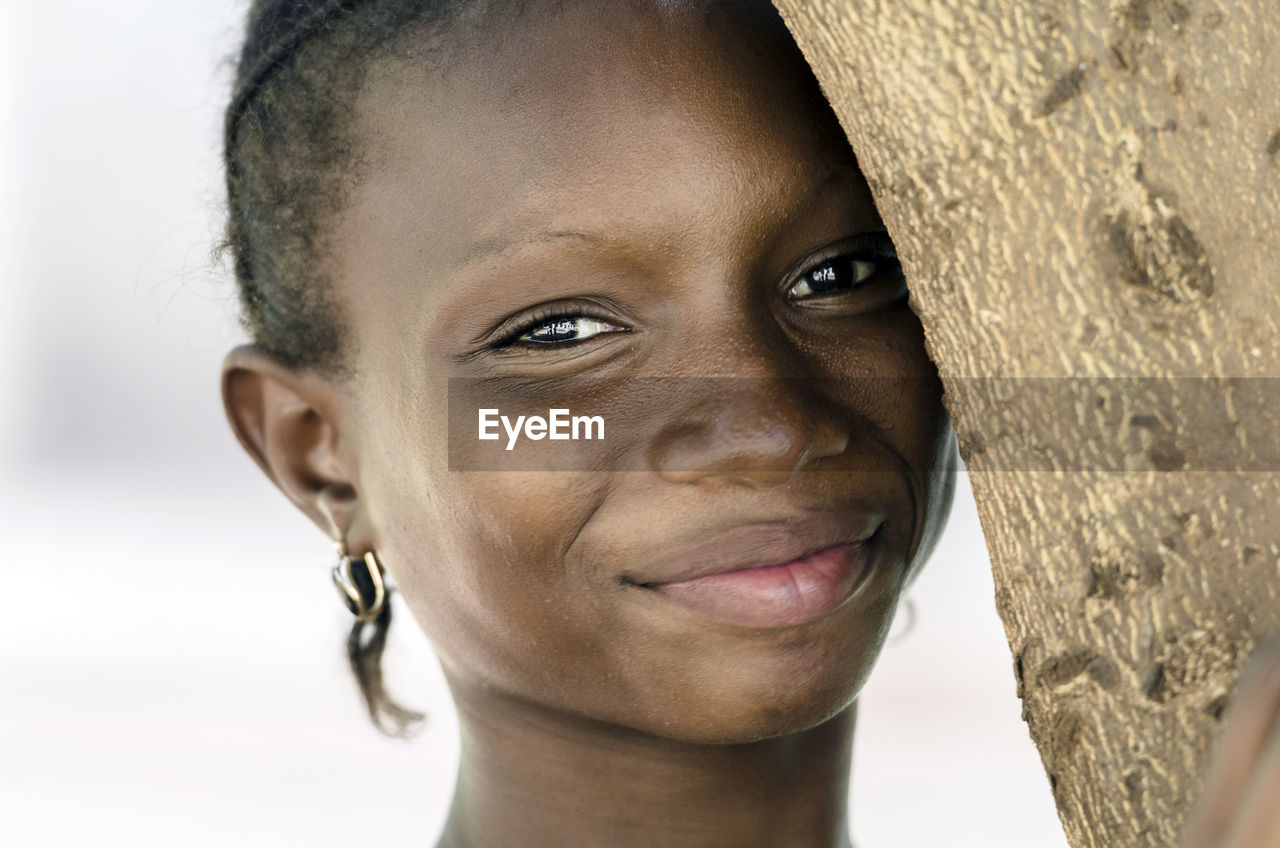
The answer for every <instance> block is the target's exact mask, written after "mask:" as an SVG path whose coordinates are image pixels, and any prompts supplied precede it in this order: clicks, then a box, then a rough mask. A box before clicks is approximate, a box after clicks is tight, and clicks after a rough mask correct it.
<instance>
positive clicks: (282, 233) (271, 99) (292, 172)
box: [215, 0, 520, 736]
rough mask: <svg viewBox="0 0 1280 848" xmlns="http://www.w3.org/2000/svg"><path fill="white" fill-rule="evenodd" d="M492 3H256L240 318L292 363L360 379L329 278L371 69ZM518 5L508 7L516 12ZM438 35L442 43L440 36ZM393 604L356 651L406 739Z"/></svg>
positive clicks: (244, 119)
mask: <svg viewBox="0 0 1280 848" xmlns="http://www.w3.org/2000/svg"><path fill="white" fill-rule="evenodd" d="M490 5H492V4H491V3H488V2H483V0H254V2H253V3H252V6H251V7H250V9H249V14H248V22H247V29H246V34H245V38H244V42H243V47H242V48H241V51H240V55H239V59H238V62H237V63H236V74H235V82H234V86H233V90H232V96H231V101H230V104H229V105H228V107H227V111H226V122H225V135H224V139H223V143H224V150H223V156H224V165H225V168H226V179H227V220H226V232H225V234H224V236H223V238H222V240H221V241H220V242H219V244H218V246H217V247H216V249H215V258H218V259H221V258H223V257H225V256H226V255H227V254H230V256H231V258H232V264H233V267H234V271H235V278H236V284H237V288H238V291H239V298H240V306H241V315H240V321H241V324H242V326H243V327H244V329H245V330H246V331H247V332H248V333H249V335H250V336H251V338H252V339H253V341H254V342H255V343H256V344H257V345H259V346H260V347H261V348H263V349H264V350H265V351H266V352H268V353H269V354H271V355H272V356H273V357H275V358H276V359H277V360H278V361H280V362H281V363H283V364H285V365H288V366H290V367H294V368H303V369H309V370H312V371H315V372H318V373H322V374H324V375H326V376H330V377H333V378H336V379H347V378H349V377H350V376H351V370H350V366H349V364H348V363H349V361H350V355H351V350H350V345H351V342H350V340H349V338H348V336H347V333H346V332H345V328H344V322H343V317H342V315H341V314H340V311H339V309H338V306H337V303H336V301H335V299H334V297H333V294H332V292H333V288H332V282H333V281H332V280H331V279H329V278H328V277H327V276H326V270H325V269H327V268H328V267H330V265H331V263H329V262H327V261H326V259H327V258H328V254H327V252H326V251H327V245H326V225H327V224H328V223H329V222H330V221H331V220H332V219H333V217H334V216H336V215H337V214H338V213H339V212H340V211H341V210H342V209H343V207H344V204H345V203H346V201H347V198H348V196H349V193H350V191H351V190H352V188H353V187H354V186H355V185H356V184H357V182H358V180H359V177H360V174H361V170H362V167H363V165H364V162H363V159H362V153H361V150H360V147H359V143H358V136H357V128H356V127H355V126H354V121H353V120H352V115H353V112H354V106H355V101H356V97H357V95H358V93H359V91H360V88H361V86H362V84H363V82H364V80H365V77H366V74H367V73H368V70H369V68H370V67H371V66H372V65H373V64H374V62H375V61H377V60H378V59H380V58H390V57H400V58H405V59H410V60H413V61H417V62H420V63H424V64H428V65H430V64H431V63H433V62H436V61H440V59H441V56H440V54H441V52H442V46H443V42H442V41H441V39H440V38H439V37H438V36H439V35H440V34H442V33H444V32H446V31H448V30H450V29H451V28H453V27H454V25H455V24H458V23H459V22H460V21H461V20H462V18H463V13H464V12H468V11H474V12H477V13H478V14H480V13H484V12H485V11H486V10H487V9H488V7H489V6H490ZM518 5H520V4H518V3H507V4H506V6H507V7H508V8H511V7H515V6H518ZM433 36H436V37H433ZM390 622H391V604H390V603H389V602H388V603H387V604H386V605H385V606H384V608H383V611H382V614H381V615H380V616H379V617H378V618H377V619H376V620H375V621H373V622H370V623H368V624H364V623H361V622H357V623H356V624H355V625H354V627H353V628H352V630H351V634H350V637H349V638H348V640H347V655H348V658H349V659H350V663H351V669H352V672H353V673H354V675H355V677H356V680H357V681H358V683H359V686H360V691H361V694H362V695H363V698H364V702H365V705H366V707H367V709H368V711H369V715H370V718H371V719H372V720H373V722H374V724H375V725H376V726H377V727H378V728H379V729H380V730H382V731H383V732H384V733H387V734H388V735H392V736H406V735H408V733H409V731H410V730H411V729H412V728H413V727H414V726H415V725H417V724H418V723H419V722H421V721H422V720H423V718H424V717H423V716H422V715H421V714H419V713H415V712H412V711H410V710H406V709H404V708H403V707H401V706H399V705H397V704H396V703H395V702H394V701H392V700H391V699H390V698H389V697H388V696H387V693H386V691H385V689H384V687H383V683H382V671H381V658H382V652H383V647H384V645H385V644H386V634H387V629H388V627H389V626H390Z"/></svg>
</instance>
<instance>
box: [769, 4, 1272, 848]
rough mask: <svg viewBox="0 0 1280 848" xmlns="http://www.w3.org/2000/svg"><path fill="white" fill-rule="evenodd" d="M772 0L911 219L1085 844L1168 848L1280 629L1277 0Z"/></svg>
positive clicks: (980, 496)
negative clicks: (1221, 731) (1237, 691)
mask: <svg viewBox="0 0 1280 848" xmlns="http://www.w3.org/2000/svg"><path fill="white" fill-rule="evenodd" d="M777 5H778V7H779V8H780V10H781V11H782V13H783V16H784V18H785V19H786V20H787V23H788V26H789V27H790V28H791V30H792V32H793V33H794V34H795V36H796V38H797V40H798V41H799V43H800V45H801V47H802V49H803V50H804V51H805V53H806V55H807V56H808V58H809V61H810V63H811V64H812V65H813V67H814V68H815V70H816V72H817V75H818V78H819V80H820V81H821V83H822V85H823V86H824V88H825V89H826V91H827V94H828V96H829V97H830V99H831V101H832V104H833V106H834V107H835V110H836V112H837V114H838V115H839V116H840V119H841V121H842V122H843V125H844V127H845V129H846V131H847V132H848V134H849V137H850V140H851V142H852V144H853V147H854V151H855V152H856V153H857V155H858V158H859V161H860V163H861V165H862V168H863V171H864V173H865V174H866V176H867V179H868V182H869V183H870V185H871V188H872V191H873V193H874V196H875V199H876V201H877V203H878V205H879V208H880V211H881V213H882V215H883V217H884V220H885V223H886V224H887V226H888V228H889V231H890V233H891V234H892V236H893V239H894V241H895V243H896V244H897V245H898V249H899V253H900V255H901V257H902V260H903V265H904V267H905V269H906V273H907V279H908V281H909V283H910V286H911V290H912V294H911V300H912V305H913V307H914V308H915V311H916V312H917V313H918V314H919V315H920V318H921V320H922V321H923V323H924V327H925V331H926V333H927V337H928V344H929V349H930V354H931V355H932V357H933V358H934V360H935V362H937V364H938V368H939V371H940V373H941V375H942V378H943V382H944V385H945V386H946V397H947V405H948V408H949V409H950V411H951V414H952V418H953V420H954V421H955V425H956V431H957V433H958V435H959V439H960V448H961V454H962V456H963V457H964V459H965V462H966V465H967V467H968V469H969V472H970V475H971V477H970V479H971V482H972V485H973V489H974V495H975V497H976V499H977V504H978V510H979V514H980V516H981V519H982V527H983V531H984V533H985V535H986V538H987V545H988V549H989V551H990V553H991V560H992V568H993V571H994V576H995V586H996V605H997V608H998V609H999V613H1000V616H1001V618H1002V619H1003V622H1004V627H1005V633H1006V635H1007V636H1008V640H1009V646H1010V649H1011V651H1012V654H1013V657H1014V672H1015V675H1016V678H1017V686H1018V693H1019V696H1020V697H1021V698H1022V701H1023V717H1024V718H1025V719H1026V721H1027V723H1028V725H1029V729H1030V732H1031V737H1032V739H1033V740H1034V741H1035V743H1036V746H1037V748H1038V749H1039V752H1040V756H1041V758H1042V760H1043V762H1044V766H1045V770H1046V772H1047V774H1048V777H1049V785H1050V787H1051V790H1052V792H1053V795H1054V799H1055V801H1056V803H1057V807H1058V812H1059V815H1060V817H1061V819H1062V823H1063V826H1064V828H1065V830H1066V834H1067V839H1068V841H1069V842H1070V844H1071V845H1072V846H1076V848H1083V846H1096V848H1135V847H1136V846H1173V845H1175V844H1176V843H1177V839H1178V834H1179V832H1180V830H1181V827H1182V823H1183V820H1184V818H1185V817H1186V815H1187V813H1188V812H1189V811H1190V807H1191V804H1192V802H1193V801H1194V800H1195V799H1196V797H1197V796H1198V793H1199V788H1200V782H1201V777H1200V775H1201V772H1202V769H1203V766H1204V765H1205V764H1206V758H1207V753H1208V748H1209V744H1210V742H1211V740H1212V737H1213V735H1214V734H1215V732H1216V730H1217V724H1218V721H1219V717H1220V715H1221V713H1222V710H1223V708H1224V705H1225V704H1226V703H1227V700H1228V699H1229V697H1230V695H1231V693H1232V692H1233V690H1234V686H1235V680H1236V676H1237V674H1238V671H1239V669H1240V667H1241V665H1242V664H1243V662H1244V659H1245V657H1246V655H1247V653H1248V651H1249V650H1250V649H1251V648H1252V646H1253V644H1254V643H1255V641H1257V640H1258V639H1260V638H1262V637H1264V636H1266V635H1267V634H1269V633H1270V632H1272V631H1274V630H1275V629H1277V628H1278V627H1280V603H1278V602H1277V590H1278V587H1280V572H1278V565H1277V563H1278V561H1280V544H1278V543H1277V542H1278V539H1280V532H1278V531H1277V528H1278V527H1280V480H1278V479H1277V474H1276V473H1275V471H1276V470H1280V450H1278V449H1277V441H1278V436H1277V434H1278V433H1280V427H1278V426H1277V420H1276V419H1277V414H1278V413H1280V403H1277V400H1278V399H1280V390H1278V387H1280V381H1277V380H1275V379H1274V378H1275V377H1277V376H1280V345H1277V338H1280V333H1278V332H1277V328H1278V326H1280V285H1278V284H1280V270H1278V269H1280V51H1277V50H1275V49H1272V48H1271V47H1270V45H1272V44H1276V43H1280V3H1276V2H1275V0H1238V2H1234V3H1226V2H1216V3H1215V2H1207V0H1181V2H1178V0H1081V2H1069V0H1040V1H1039V2H1028V0H989V2H982V3H973V2H966V0H777ZM1268 378H1269V379H1268ZM939 556H940V557H945V552H941V553H940V554H939ZM975 836H980V834H978V835H975Z"/></svg>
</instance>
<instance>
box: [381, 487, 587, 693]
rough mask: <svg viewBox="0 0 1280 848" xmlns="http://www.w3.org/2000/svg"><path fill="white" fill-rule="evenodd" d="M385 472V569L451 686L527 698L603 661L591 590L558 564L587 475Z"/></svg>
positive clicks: (578, 516) (583, 499)
mask: <svg viewBox="0 0 1280 848" xmlns="http://www.w3.org/2000/svg"><path fill="white" fill-rule="evenodd" d="M388 472H389V479H391V480H392V481H393V482H391V483H390V484H389V485H386V486H385V487H384V488H383V489H382V492H383V495H382V497H381V498H380V500H381V502H382V503H381V506H380V508H379V510H378V513H379V517H380V522H379V523H380V525H382V527H383V528H385V530H384V540H383V541H382V542H381V544H383V545H385V546H386V547H387V549H388V555H387V557H386V559H387V562H388V568H389V569H391V570H392V572H393V578H394V579H395V581H396V585H397V587H398V589H399V591H400V592H401V594H402V596H403V597H404V600H405V602H406V604H407V605H408V607H409V609H410V610H412V612H413V614H414V617H415V619H416V620H417V621H418V623H419V626H420V627H421V628H422V630H423V632H424V633H425V634H426V635H427V637H428V639H429V640H430V641H431V643H432V645H433V647H434V648H435V650H436V653H437V654H438V656H439V658H440V661H441V663H442V665H444V666H445V667H446V668H447V669H448V670H450V673H451V675H460V676H462V677H465V678H466V679H468V680H471V681H481V682H483V683H484V684H485V685H487V686H497V687H500V688H503V689H506V690H509V691H514V692H520V693H523V694H535V695H536V694H538V693H539V692H540V691H541V690H544V689H547V688H550V687H553V684H554V685H559V684H560V683H561V682H562V681H560V675H562V671H559V670H560V669H563V668H565V667H573V665H574V664H581V663H582V662H584V661H589V659H590V658H591V657H593V656H599V655H600V653H601V652H600V651H599V650H598V646H596V645H595V644H594V640H595V638H596V636H597V634H598V633H599V632H600V631H601V628H600V626H599V623H598V622H596V621H594V619H593V615H592V612H593V609H592V604H591V602H590V599H589V598H588V597H586V595H585V593H584V589H585V588H586V587H587V586H588V585H589V584H588V583H587V582H586V581H585V578H584V576H583V575H581V574H578V573H575V572H574V571H573V570H571V569H570V568H568V567H566V565H565V564H564V558H563V551H564V549H565V547H566V546H567V545H568V544H569V542H570V541H571V540H572V539H573V537H574V534H575V532H576V530H577V528H578V527H580V526H581V525H582V523H583V522H585V521H586V520H587V517H588V515H589V511H590V508H591V503H592V502H593V496H592V492H591V491H589V489H588V487H589V486H590V485H591V484H592V482H593V480H592V479H590V478H596V479H595V480H594V482H596V483H598V478H597V476H596V475H570V474H547V473H537V472H530V473H523V472H449V471H447V470H441V469H430V470H425V469H421V468H420V467H417V466H415V465H414V464H412V463H404V462H401V463H399V464H398V465H396V466H393V467H392V468H391V469H389V470H388ZM428 492H429V493H430V494H429V495H428V494H427V493H428Z"/></svg>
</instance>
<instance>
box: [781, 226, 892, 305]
mask: <svg viewBox="0 0 1280 848" xmlns="http://www.w3.org/2000/svg"><path fill="white" fill-rule="evenodd" d="M905 283H906V280H905V278H904V277H903V275H902V264H901V263H900V262H899V261H898V252H897V250H896V249H895V248H894V245H893V241H892V240H890V238H889V234H888V233H886V232H878V231H877V232H870V233H864V234H862V235H860V236H858V237H856V238H854V239H852V240H850V241H848V242H846V243H844V244H843V245H842V246H841V247H840V252H839V253H834V252H833V255H828V256H827V258H825V259H823V260H822V261H820V262H818V263H817V264H815V265H811V266H809V269H808V270H807V271H805V272H804V273H803V274H801V275H800V276H799V278H798V279H796V281H795V282H794V283H792V284H791V285H790V286H789V287H788V288H787V292H786V293H787V297H789V298H790V299H792V300H804V299H808V298H815V297H821V296H823V295H834V294H843V293H847V292H849V291H852V290H853V289H858V288H868V289H872V290H874V292H875V294H876V298H877V300H878V299H879V298H880V297H881V296H883V295H886V294H888V293H890V292H896V291H898V290H901V289H904V288H905ZM868 294H869V295H870V292H868Z"/></svg>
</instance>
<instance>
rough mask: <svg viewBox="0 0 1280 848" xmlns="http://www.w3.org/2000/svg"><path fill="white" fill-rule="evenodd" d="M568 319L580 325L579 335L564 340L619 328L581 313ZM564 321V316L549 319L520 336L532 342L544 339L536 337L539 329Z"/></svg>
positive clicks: (573, 339) (589, 336) (579, 339)
mask: <svg viewBox="0 0 1280 848" xmlns="http://www.w3.org/2000/svg"><path fill="white" fill-rule="evenodd" d="M568 320H571V321H573V322H574V323H575V324H577V325H578V332H577V335H575V336H574V337H573V338H572V339H564V340H563V341H574V342H577V341H582V340H583V339H589V338H591V337H592V336H598V335H600V334H601V333H607V332H609V331H610V330H616V329H618V328H617V327H615V326H614V325H613V324H610V323H609V322H608V321H601V320H600V319H598V318H588V317H587V316H585V315H579V316H577V317H575V318H571V319H568ZM564 321H565V319H564V318H557V319H555V320H553V321H548V322H547V323H546V324H539V325H538V326H536V327H534V328H532V329H531V330H529V331H528V332H527V333H525V334H524V335H522V336H521V337H520V338H521V340H523V341H531V342H536V341H542V340H541V339H537V338H534V336H535V335H536V334H537V332H538V331H539V330H544V329H546V328H547V327H548V326H551V325H555V324H560V323H563V322H564ZM549 343H550V344H555V342H549Z"/></svg>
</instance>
